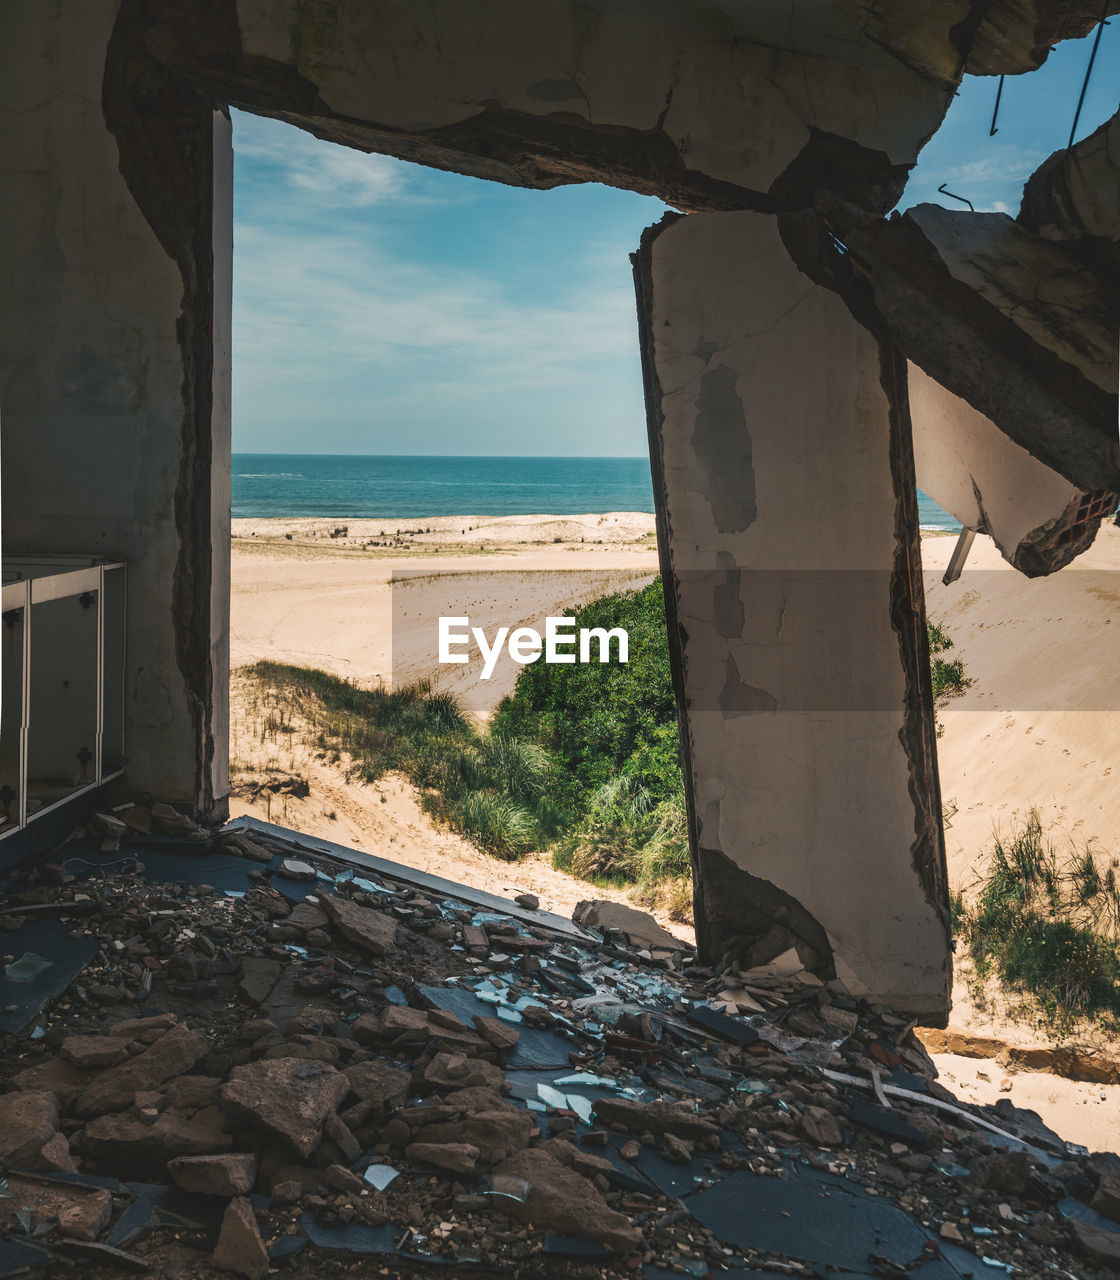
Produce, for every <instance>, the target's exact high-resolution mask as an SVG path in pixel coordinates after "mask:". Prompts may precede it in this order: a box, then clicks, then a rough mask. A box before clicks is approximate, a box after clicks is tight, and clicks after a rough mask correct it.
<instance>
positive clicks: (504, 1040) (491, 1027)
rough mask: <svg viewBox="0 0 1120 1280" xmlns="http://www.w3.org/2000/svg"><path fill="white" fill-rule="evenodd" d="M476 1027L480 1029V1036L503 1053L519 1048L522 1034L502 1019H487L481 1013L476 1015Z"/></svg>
mask: <svg viewBox="0 0 1120 1280" xmlns="http://www.w3.org/2000/svg"><path fill="white" fill-rule="evenodd" d="M474 1025H475V1026H476V1027H477V1028H478V1032H479V1035H481V1036H482V1038H483V1039H484V1040H486V1041H487V1043H489V1044H490V1045H491V1046H492V1047H493V1048H495V1049H498V1050H499V1051H501V1052H503V1053H505V1052H507V1051H509V1050H512V1049H516V1048H517V1042H518V1040H519V1039H520V1038H521V1032H520V1031H518V1029H517V1028H516V1027H511V1026H510V1024H509V1023H508V1022H503V1021H502V1020H501V1018H485V1017H483V1015H482V1014H481V1013H476V1014H475V1016H474Z"/></svg>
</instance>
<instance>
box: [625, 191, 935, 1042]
mask: <svg viewBox="0 0 1120 1280" xmlns="http://www.w3.org/2000/svg"><path fill="white" fill-rule="evenodd" d="M636 275H637V281H638V289H639V317H640V323H641V326H642V334H643V348H644V352H643V354H644V360H645V367H646V388H647V402H648V405H649V412H650V432H651V449H652V454H653V457H654V471H655V486H656V487H657V488H658V489H659V491H660V498H661V502H660V504H659V505H660V506H661V509H662V515H661V521H662V527H661V531H660V532H661V535H662V554H663V571H664V572H665V575H666V579H667V581H669V582H671V584H672V586H671V594H672V596H673V616H672V618H671V624H670V625H671V640H672V641H673V643H674V646H675V648H676V662H677V665H678V677H679V681H680V692H681V693H682V694H683V706H684V711H683V715H682V719H683V725H682V727H683V729H684V735H683V736H684V742H685V766H686V773H687V777H688V782H689V785H690V787H691V794H692V798H693V801H694V824H695V830H694V837H695V839H694V849H695V856H696V859H697V862H696V868H695V870H696V895H697V906H698V930H699V938H700V942H701V946H702V947H703V949H704V950H705V951H706V952H707V954H708V955H709V957H710V958H712V959H716V960H718V959H719V958H720V956H721V954H732V955H740V956H743V957H744V958H746V959H748V960H749V961H751V962H757V961H758V960H760V959H765V958H767V957H766V956H765V955H763V954H761V953H760V952H759V950H758V946H759V945H760V944H762V945H763V946H769V947H770V948H771V949H773V948H774V947H780V946H781V945H783V944H784V942H785V941H786V938H785V937H783V931H784V932H785V933H786V934H788V935H792V938H793V940H794V941H795V942H796V943H797V944H798V946H799V950H801V951H802V954H803V956H804V957H806V958H808V959H809V960H810V962H812V963H814V964H815V966H816V967H817V969H818V972H821V973H822V975H824V976H828V974H829V973H831V972H833V971H834V972H835V973H836V974H837V975H838V976H840V977H841V978H843V979H844V980H845V981H846V982H847V983H848V984H849V986H850V987H851V989H852V990H853V991H856V992H859V993H861V994H867V995H870V996H872V997H873V998H875V999H878V1000H882V1001H884V1002H885V1003H887V1004H890V1005H891V1006H892V1007H896V1008H903V1009H909V1010H912V1011H913V1012H915V1013H920V1014H921V1015H923V1016H925V1017H929V1018H939V1017H943V1016H944V1015H945V1012H946V1010H947V1003H948V987H949V960H948V955H949V953H948V914H947V896H946V890H945V872H944V851H943V842H942V834H941V826H940V800H939V796H938V792H937V779H936V765H935V761H934V757H933V741H932V737H931V736H930V734H929V726H930V724H931V723H932V717H931V715H930V710H931V708H930V705H929V703H930V696H931V695H930V691H929V679H928V667H927V665H926V664H927V662H928V658H927V655H926V650H925V626H924V606H923V601H922V593H921V576H920V566H919V560H918V549H917V527H916V526H917V517H916V498H915V494H914V475H913V459H912V456H911V454H910V440H909V421H908V417H907V414H906V404H905V366H904V364H903V362H901V361H900V360H898V359H897V357H893V356H892V355H891V354H890V353H884V352H883V351H882V350H881V349H880V346H879V344H878V343H877V342H876V340H875V339H874V338H872V337H871V336H870V335H869V334H868V333H867V332H866V331H865V330H863V329H862V328H861V327H860V326H859V325H858V324H856V323H855V321H853V320H852V319H851V317H850V316H849V315H848V312H847V310H846V309H845V307H844V305H843V303H842V302H841V301H840V299H839V298H837V297H836V296H835V295H834V294H832V293H830V292H829V291H828V290H826V289H823V288H820V287H819V286H817V285H815V284H814V283H813V282H812V281H811V280H809V279H808V277H806V276H804V275H802V274H801V273H800V272H799V271H798V270H797V268H796V267H795V266H794V265H793V263H792V262H791V261H790V259H789V257H788V255H787V253H786V251H785V249H784V247H783V244H782V242H781V238H780V235H779V232H778V228H777V226H776V224H775V222H774V220H773V219H770V218H767V217H765V216H761V215H757V214H752V213H729V214H702V215H690V216H688V217H686V218H683V219H678V220H676V221H668V220H667V222H666V223H663V224H662V226H661V227H660V228H658V229H655V231H653V232H650V233H647V236H646V239H645V240H644V241H643V248H642V252H641V255H640V256H639V260H638V263H637V271H636ZM736 872H737V873H738V874H736ZM760 907H761V908H762V910H761V916H762V918H760ZM799 912H800V913H803V914H801V915H799ZM775 924H777V925H779V926H780V928H778V929H777V930H776V931H774V932H772V934H771V936H770V937H769V939H768V940H767V931H768V929H771V927H772V926H773V925H775Z"/></svg>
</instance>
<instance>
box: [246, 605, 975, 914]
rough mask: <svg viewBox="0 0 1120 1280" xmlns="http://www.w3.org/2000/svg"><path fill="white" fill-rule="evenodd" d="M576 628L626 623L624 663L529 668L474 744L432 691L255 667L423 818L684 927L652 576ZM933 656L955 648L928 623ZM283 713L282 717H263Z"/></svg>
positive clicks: (666, 676)
mask: <svg viewBox="0 0 1120 1280" xmlns="http://www.w3.org/2000/svg"><path fill="white" fill-rule="evenodd" d="M570 612H571V613H572V615H573V616H574V619H575V628H576V629H577V630H578V629H579V628H583V627H588V628H591V627H604V628H607V629H610V628H612V627H624V628H625V629H626V631H627V634H628V636H629V650H630V652H629V661H628V662H627V663H626V664H625V665H623V664H618V663H609V664H602V665H600V664H598V663H594V664H586V665H584V664H580V663H573V664H547V663H544V662H537V663H533V664H530V665H528V666H526V667H524V668H523V669H522V671H521V673H520V675H519V677H518V681H517V686H516V688H515V690H514V692H513V694H512V695H511V696H510V697H508V698H506V699H504V700H503V702H502V703H501V705H500V706H499V708H498V710H497V711H496V713H495V715H494V717H493V720H492V722H491V725H490V727H489V730H488V731H487V732H485V733H480V732H479V731H478V730H477V729H476V728H475V727H474V726H473V725H472V724H471V723H470V722H469V721H468V720H467V718H466V717H465V716H464V714H463V713H462V711H461V710H460V708H459V707H458V705H457V703H456V702H455V700H454V699H453V698H451V697H449V696H448V695H446V694H438V693H433V692H432V691H431V690H430V688H429V687H428V686H426V685H423V684H421V685H415V686H412V687H410V688H406V689H400V690H396V691H393V692H391V693H390V692H386V691H380V690H374V691H368V690H362V689H358V688H356V687H355V686H354V685H351V684H349V683H347V682H346V681H344V680H341V679H338V678H337V677H335V676H330V675H327V674H326V673H324V672H319V671H309V670H305V669H303V668H298V667H290V666H284V665H282V664H279V663H272V662H262V663H258V664H257V666H256V667H255V668H254V672H255V675H256V677H257V679H258V680H259V681H260V682H261V683H262V684H263V685H264V686H266V687H267V688H268V689H269V691H270V694H269V696H270V697H271V698H272V699H274V701H276V704H277V705H278V706H279V725H278V727H280V728H281V729H283V728H284V719H285V715H287V716H288V717H289V720H290V719H291V717H292V715H294V714H298V715H300V716H301V717H302V718H303V719H304V720H305V721H306V722H308V723H309V724H310V725H312V727H313V730H314V733H315V734H316V735H317V740H318V745H319V746H320V747H321V748H322V749H323V750H324V751H327V752H330V753H331V754H332V757H333V758H334V759H339V758H341V753H342V752H344V751H345V752H346V753H348V755H349V756H350V758H351V761H352V763H351V766H350V767H351V770H352V772H353V773H354V774H355V775H356V776H357V777H360V778H361V779H363V780H364V781H374V780H376V779H377V778H379V777H381V776H382V775H383V774H385V773H386V772H387V771H389V770H400V771H401V772H403V773H404V774H406V775H407V776H408V777H409V778H410V779H411V780H412V782H414V783H415V784H416V785H417V786H418V787H419V788H421V790H422V794H423V803H424V806H425V808H426V809H427V810H428V811H429V812H430V813H432V814H434V815H435V816H436V817H438V818H440V819H442V820H444V821H446V822H447V823H448V824H449V825H450V826H451V827H453V828H454V829H455V830H457V831H460V832H462V834H464V835H466V836H468V837H469V838H470V839H472V840H473V841H474V842H475V843H476V844H478V845H479V846H480V847H481V848H483V849H485V850H487V851H488V852H490V853H493V854H496V855H497V856H499V857H503V858H517V857H520V856H522V855H523V854H524V853H526V852H528V851H529V850H531V849H542V848H551V850H552V856H553V862H554V864H555V865H556V866H557V867H559V868H561V869H563V870H568V871H571V872H573V873H575V874H577V875H579V876H582V877H583V878H585V879H589V880H592V881H595V882H598V883H603V884H615V885H621V884H628V885H633V886H635V891H636V896H637V897H638V899H639V900H640V901H643V902H645V903H646V904H647V905H661V906H663V907H664V908H665V909H666V910H668V911H669V912H670V914H671V915H672V916H673V918H675V919H680V920H687V919H690V918H691V902H692V888H691V866H690V861H689V849H688V822H687V813H686V806H685V796H684V782H683V778H682V775H681V766H680V757H679V734H678V728H677V712H676V702H675V699H674V696H673V687H672V679H671V675H670V670H669V649H668V641H667V637H666V630H665V603H664V597H663V594H662V588H661V582H660V580H657V581H655V582H653V583H651V584H650V585H649V586H648V587H645V588H643V589H641V590H638V591H629V592H622V593H619V594H617V595H612V596H607V597H604V598H603V599H601V600H596V601H594V602H593V603H591V604H589V605H587V606H585V607H584V608H581V609H573V610H571V611H570ZM929 640H930V651H931V654H935V655H940V654H942V653H944V652H945V651H946V650H948V649H950V648H951V647H952V641H951V640H950V639H949V638H948V636H946V635H945V633H944V631H943V630H942V629H941V628H940V627H938V626H935V625H931V626H930V629H929ZM932 675H933V685H934V692H935V697H936V699H937V700H938V702H941V701H943V700H944V699H945V698H946V697H949V696H951V695H952V694H954V693H959V692H960V691H961V690H963V689H964V688H966V687H967V685H968V684H969V683H970V681H969V679H968V677H967V676H965V674H964V669H963V665H962V663H961V662H960V660H959V659H957V660H955V661H953V662H948V661H946V660H945V659H944V658H941V657H936V658H935V660H934V661H933V663H932ZM270 714H272V715H273V716H275V712H273V713H270Z"/></svg>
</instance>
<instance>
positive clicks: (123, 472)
mask: <svg viewBox="0 0 1120 1280" xmlns="http://www.w3.org/2000/svg"><path fill="white" fill-rule="evenodd" d="M120 7H121V6H120V4H119V0H88V2H86V3H82V4H64V5H53V4H42V3H34V4H31V3H29V4H21V5H17V6H15V7H13V8H11V9H10V11H9V12H6V13H5V39H4V44H3V47H2V49H0V64H2V74H0V107H2V109H3V119H4V127H3V130H2V131H0V174H2V175H3V185H4V192H5V198H4V200H3V201H0V297H2V299H3V303H2V308H0V404H2V408H3V456H4V468H3V480H4V495H3V496H4V503H3V514H4V546H5V551H7V552H14V553H20V552H37V553H88V554H91V555H98V556H106V557H109V558H111V559H121V560H124V561H126V562H127V564H128V624H127V683H126V744H125V745H126V753H127V757H128V766H127V774H126V777H127V782H128V784H129V785H130V786H131V787H132V788H135V789H147V790H150V791H151V792H153V793H154V794H155V795H157V796H159V797H160V798H165V799H169V800H173V801H177V802H186V803H188V804H194V805H198V806H199V807H200V808H202V809H213V808H215V807H218V808H220V807H221V803H222V801H224V799H225V796H226V795H227V793H228V783H227V781H226V775H227V768H226V765H225V763H224V755H223V752H224V740H225V738H226V736H227V734H228V729H227V721H226V718H225V711H224V707H225V697H226V695H225V692H224V690H225V689H226V687H228V658H227V657H225V656H224V655H225V652H226V647H225V646H226V640H225V637H226V631H227V627H228V622H227V615H228V609H229V594H228V584H227V581H226V580H225V579H223V578H222V576H221V573H222V562H223V558H224V557H225V556H228V538H227V539H226V540H225V542H224V543H223V540H222V530H223V528H224V527H225V524H224V522H225V521H228V485H229V475H228V464H226V462H225V460H226V459H228V449H229V442H228V432H229V415H228V395H224V393H223V388H222V386H221V385H219V386H217V387H215V386H214V385H213V383H212V369H213V348H214V342H215V327H217V329H218V330H219V331H220V332H219V341H224V342H225V344H226V356H225V361H226V365H228V327H229V325H228V305H229V298H228V293H227V295H226V296H225V298H224V299H223V298H222V296H221V288H222V282H221V279H219V284H218V290H219V292H218V296H217V298H216V296H215V292H214V282H213V278H212V277H213V267H214V254H215V252H224V253H225V254H226V255H227V257H228V253H229V250H230V245H229V239H230V236H229V231H228V225H226V226H223V225H221V224H222V221H223V215H222V213H221V210H219V215H218V218H217V221H215V217H214V180H215V171H214V163H215V137H214V132H213V130H214V112H213V110H212V108H211V107H210V106H209V104H207V103H206V102H204V101H203V100H202V99H201V98H198V97H197V96H195V95H193V92H192V91H189V90H182V91H181V92H180V94H179V97H178V98H175V97H174V96H173V95H172V94H170V93H164V92H163V91H162V90H161V88H160V86H159V85H158V83H157V82H155V81H154V80H153V79H152V77H150V76H145V74H144V73H143V68H140V69H139V70H138V64H137V55H136V54H135V52H134V51H131V50H120V49H118V56H117V57H116V59H115V61H114V60H113V59H112V58H110V59H109V61H110V64H111V65H110V68H109V71H108V72H107V70H106V63H107V54H108V53H109V52H110V51H111V43H112V41H113V39H114V27H115V24H116V21H117V18H118V11H119V10H120ZM134 90H135V91H137V92H145V91H150V92H152V93H153V94H155V93H160V94H162V96H161V97H160V98H159V103H158V108H159V109H158V110H157V109H156V107H155V106H152V108H151V109H150V110H149V111H148V113H147V117H146V119H147V120H148V121H149V122H150V126H149V127H150V129H151V132H150V133H148V134H147V135H145V136H141V126H140V124H139V123H137V121H136V119H135V117H134V118H132V119H131V120H128V121H123V117H124V116H125V115H126V114H127V111H128V109H129V102H127V101H126V94H127V93H130V92H132V91H134ZM114 109H115V110H116V112H117V117H118V118H117V123H118V124H119V125H120V133H119V135H116V134H114V132H112V131H111V129H110V127H109V122H108V120H107V112H108V111H111V110H114ZM122 121H123V122H122ZM222 123H224V125H225V129H224V132H223V130H222V128H221V125H219V135H218V138H217V147H218V155H217V159H218V161H219V169H221V168H222V166H221V163H220V162H221V160H222V148H223V147H224V148H225V156H226V160H227V163H226V164H225V166H224V171H223V172H224V173H225V179H226V182H227V187H226V189H225V192H224V195H225V197H226V198H227V199H232V192H231V190H229V189H228V169H229V164H228V154H229V135H228V121H223V122H222ZM122 138H123V139H125V140H126V141H128V142H131V143H132V146H131V147H130V148H122V143H121V139H122ZM184 155H186V156H187V157H189V164H185V165H184V164H181V163H180V168H178V169H176V167H175V165H176V162H181V160H182V157H183V156H184ZM130 182H131V183H132V184H133V186H130ZM134 187H135V189H134ZM138 192H139V193H140V195H143V193H144V192H147V195H148V199H149V202H150V203H149V206H148V208H146V209H145V208H142V207H141V206H140V204H139V203H138V199H139V196H138V194H137V193H138ZM161 209H162V210H165V211H167V212H166V215H165V217H164V219H163V223H164V224H166V222H167V221H168V220H169V219H172V218H174V219H177V220H178V225H179V226H180V227H181V228H182V235H181V241H180V244H175V243H174V242H173V241H172V240H171V238H170V236H166V235H165V236H164V238H163V239H161V235H160V233H159V232H157V231H156V230H154V229H153V224H155V225H157V226H158V225H161V223H160V218H159V217H158V216H157V213H158V210H161ZM227 221H228V220H227ZM216 232H217V233H219V234H220V237H221V240H220V246H221V247H220V249H219V250H215V249H214V248H213V246H212V240H213V237H214V234H215V233H216ZM169 246H170V247H169ZM174 249H180V252H179V254H178V255H176V253H175V252H174V251H173V250H174ZM228 278H229V273H228V268H227V270H226V274H225V282H226V284H227V285H228ZM215 308H217V313H218V314H217V318H216V312H215ZM223 317H224V319H223ZM223 325H224V330H223ZM221 331H224V334H225V337H224V338H223V337H222V336H221ZM225 367H226V366H225V365H223V368H225ZM215 399H217V400H218V401H219V404H218V411H217V412H216V413H214V414H213V415H212V413H211V408H212V404H213V402H214V401H215ZM223 405H224V408H223ZM223 503H224V504H225V507H224V510H223Z"/></svg>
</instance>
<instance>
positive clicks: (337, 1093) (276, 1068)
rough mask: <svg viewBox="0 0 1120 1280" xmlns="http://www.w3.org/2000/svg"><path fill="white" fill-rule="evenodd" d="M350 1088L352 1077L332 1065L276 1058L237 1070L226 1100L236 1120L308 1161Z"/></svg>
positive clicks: (225, 1091) (224, 1090)
mask: <svg viewBox="0 0 1120 1280" xmlns="http://www.w3.org/2000/svg"><path fill="white" fill-rule="evenodd" d="M349 1088H350V1082H349V1081H348V1080H347V1078H346V1076H344V1075H343V1074H342V1073H341V1072H340V1071H336V1070H335V1069H334V1068H333V1067H330V1066H327V1065H326V1063H321V1062H307V1061H304V1060H303V1059H300V1058H272V1059H269V1060H267V1061H262V1062H252V1063H249V1064H248V1065H246V1066H241V1067H235V1068H234V1069H233V1074H232V1075H231V1077H230V1079H229V1082H228V1083H226V1084H224V1085H222V1088H221V1096H222V1102H223V1104H224V1106H225V1107H226V1109H227V1110H228V1111H229V1112H230V1114H231V1115H233V1116H234V1117H235V1118H237V1119H240V1120H246V1121H249V1122H251V1123H253V1124H256V1125H257V1126H259V1127H260V1128H262V1129H265V1130H267V1131H268V1132H269V1133H272V1134H274V1135H275V1136H276V1137H278V1138H283V1139H284V1141H286V1142H287V1143H289V1144H290V1145H291V1146H292V1147H294V1148H295V1150H296V1151H297V1152H298V1153H299V1154H300V1155H301V1156H302V1157H304V1158H305V1159H306V1157H307V1156H309V1155H310V1154H311V1152H312V1151H314V1150H315V1148H316V1147H317V1146H318V1145H319V1142H320V1140H321V1138H322V1134H323V1125H324V1123H325V1122H326V1119H327V1116H329V1115H331V1114H332V1113H333V1112H334V1110H335V1108H336V1107H337V1106H338V1105H339V1103H341V1101H342V1099H343V1098H344V1097H345V1096H346V1094H347V1092H348V1091H349Z"/></svg>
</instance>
